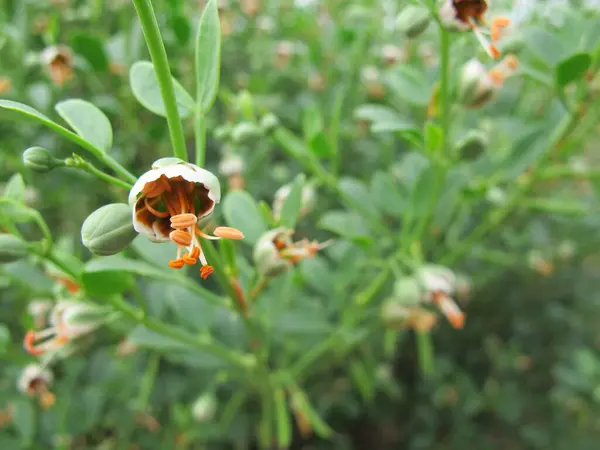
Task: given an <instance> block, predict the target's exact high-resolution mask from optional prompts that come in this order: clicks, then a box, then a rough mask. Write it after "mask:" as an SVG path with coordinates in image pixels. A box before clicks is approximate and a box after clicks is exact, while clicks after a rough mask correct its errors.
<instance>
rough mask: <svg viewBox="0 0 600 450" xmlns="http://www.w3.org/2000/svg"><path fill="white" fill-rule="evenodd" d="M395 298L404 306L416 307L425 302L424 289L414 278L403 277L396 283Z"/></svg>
mask: <svg viewBox="0 0 600 450" xmlns="http://www.w3.org/2000/svg"><path fill="white" fill-rule="evenodd" d="M394 298H395V300H396V301H397V302H398V303H400V304H401V305H404V306H415V305H418V304H419V303H421V301H422V300H423V288H422V287H421V284H420V283H419V281H418V280H417V279H415V278H414V277H402V278H399V279H398V280H396V282H395V283H394Z"/></svg>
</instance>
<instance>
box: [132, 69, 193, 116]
mask: <svg viewBox="0 0 600 450" xmlns="http://www.w3.org/2000/svg"><path fill="white" fill-rule="evenodd" d="M129 84H130V85H131V90H132V92H133V95H134V96H135V98H136V99H137V100H138V102H140V104H141V105H142V106H143V107H144V108H146V109H148V110H149V111H151V112H153V113H154V114H156V115H159V116H162V117H166V116H167V112H166V110H165V104H164V102H163V99H162V95H161V93H160V87H159V84H158V79H157V78H156V72H155V70H154V66H153V65H152V63H151V62H149V61H137V62H136V63H135V64H133V66H131V70H130V71H129ZM173 89H174V90H175V101H176V102H177V111H179V117H181V118H185V117H188V116H190V115H191V114H192V113H193V112H194V99H193V98H192V96H191V95H190V94H188V93H187V91H186V90H185V89H184V88H183V86H181V84H179V82H178V81H177V80H176V79H175V78H173Z"/></svg>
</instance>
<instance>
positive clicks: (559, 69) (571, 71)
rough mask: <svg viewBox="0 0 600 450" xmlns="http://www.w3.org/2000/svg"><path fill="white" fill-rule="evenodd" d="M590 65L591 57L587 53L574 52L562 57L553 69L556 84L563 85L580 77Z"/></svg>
mask: <svg viewBox="0 0 600 450" xmlns="http://www.w3.org/2000/svg"><path fill="white" fill-rule="evenodd" d="M591 65H592V57H591V56H590V55H589V53H576V54H574V55H571V56H569V57H568V58H566V59H563V60H562V61H561V62H560V63H559V64H558V66H556V69H555V70H554V77H555V79H556V84H557V85H558V86H559V87H564V86H566V85H567V84H569V83H571V82H573V81H575V80H577V79H578V78H581V77H582V76H583V75H584V74H585V72H586V71H587V70H588V69H589V68H590V66H591Z"/></svg>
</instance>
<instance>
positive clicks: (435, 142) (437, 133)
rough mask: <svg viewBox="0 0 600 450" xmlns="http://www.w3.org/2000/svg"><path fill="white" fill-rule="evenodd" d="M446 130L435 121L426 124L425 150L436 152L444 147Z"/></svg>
mask: <svg viewBox="0 0 600 450" xmlns="http://www.w3.org/2000/svg"><path fill="white" fill-rule="evenodd" d="M443 139H444V132H443V131H442V128H441V127H440V126H439V125H436V124H435V123H433V122H427V123H426V124H425V150H427V153H430V154H436V153H438V152H439V150H441V149H442V145H443V144H442V143H443Z"/></svg>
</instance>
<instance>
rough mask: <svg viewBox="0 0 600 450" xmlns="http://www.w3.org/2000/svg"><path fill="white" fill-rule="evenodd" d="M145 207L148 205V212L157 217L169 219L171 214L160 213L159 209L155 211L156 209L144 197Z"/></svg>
mask: <svg viewBox="0 0 600 450" xmlns="http://www.w3.org/2000/svg"><path fill="white" fill-rule="evenodd" d="M144 205H146V208H148V211H150V212H151V213H152V214H153V215H155V216H156V217H169V213H168V212H167V211H158V210H157V209H154V207H152V205H151V204H150V202H149V201H148V197H144Z"/></svg>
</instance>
